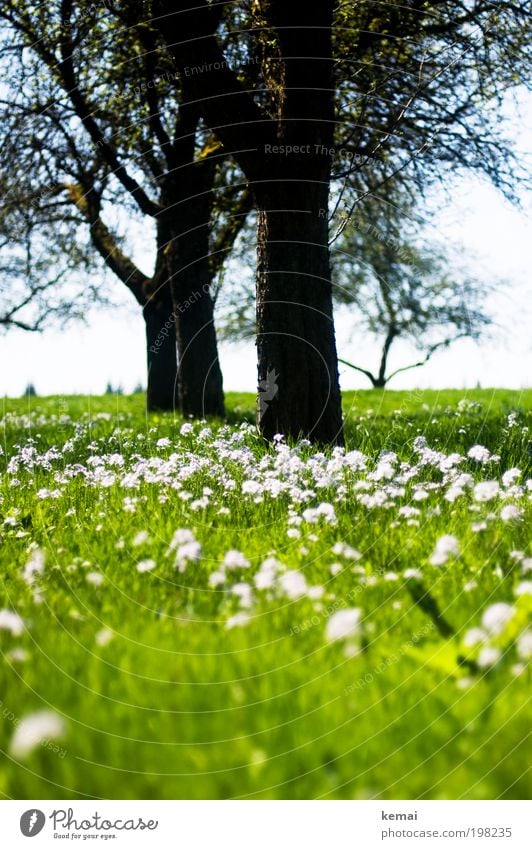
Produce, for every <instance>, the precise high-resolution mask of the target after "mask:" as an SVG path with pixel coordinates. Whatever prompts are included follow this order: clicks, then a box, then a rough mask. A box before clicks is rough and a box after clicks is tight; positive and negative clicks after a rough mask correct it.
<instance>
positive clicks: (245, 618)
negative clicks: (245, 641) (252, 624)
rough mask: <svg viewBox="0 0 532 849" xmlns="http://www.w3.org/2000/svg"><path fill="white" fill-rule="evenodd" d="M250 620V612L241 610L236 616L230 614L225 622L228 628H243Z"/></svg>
mask: <svg viewBox="0 0 532 849" xmlns="http://www.w3.org/2000/svg"><path fill="white" fill-rule="evenodd" d="M249 620H250V617H249V614H248V613H244V611H241V612H240V613H235V615H234V616H230V617H229V619H228V620H227V622H226V623H225V627H226V628H227V630H230V629H231V628H242V627H243V626H244V625H247V624H248V622H249Z"/></svg>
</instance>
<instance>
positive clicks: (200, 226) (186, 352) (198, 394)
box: [166, 164, 225, 418]
mask: <svg viewBox="0 0 532 849" xmlns="http://www.w3.org/2000/svg"><path fill="white" fill-rule="evenodd" d="M212 168H214V166H212ZM200 169H202V170H200ZM210 169H211V166H210V165H209V166H208V167H207V166H206V165H204V164H200V165H198V164H193V165H192V166H191V169H183V171H182V173H181V174H180V182H179V192H180V199H178V200H174V203H173V204H172V206H171V210H170V220H171V224H170V229H171V233H172V243H171V248H170V249H169V250H167V251H166V257H167V268H168V272H169V278H170V280H171V288H172V298H173V303H174V313H175V318H176V321H175V333H176V338H177V352H178V392H179V402H180V406H181V410H182V412H183V413H184V414H185V415H191V416H194V417H196V418H201V417H204V416H224V415H225V403H224V392H223V378H222V371H221V368H220V362H219V359H218V343H217V339H216V330H215V326H214V302H213V299H212V296H211V284H212V272H211V266H210V260H209V228H210V218H211V209H212V202H213V196H212V180H213V174H212V170H210Z"/></svg>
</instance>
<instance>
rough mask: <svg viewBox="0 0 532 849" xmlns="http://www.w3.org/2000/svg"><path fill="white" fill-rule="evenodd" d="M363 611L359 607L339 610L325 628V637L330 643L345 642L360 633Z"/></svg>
mask: <svg viewBox="0 0 532 849" xmlns="http://www.w3.org/2000/svg"><path fill="white" fill-rule="evenodd" d="M361 618H362V611H361V610H360V608H358V607H349V608H347V609H346V610H338V611H337V612H336V613H333V615H332V616H331V617H330V619H329V620H328V622H327V625H326V627H325V637H326V639H327V640H329V641H333V640H345V639H347V638H348V637H353V636H355V635H356V634H358V633H359V632H360V622H361Z"/></svg>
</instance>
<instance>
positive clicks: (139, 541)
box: [131, 531, 150, 546]
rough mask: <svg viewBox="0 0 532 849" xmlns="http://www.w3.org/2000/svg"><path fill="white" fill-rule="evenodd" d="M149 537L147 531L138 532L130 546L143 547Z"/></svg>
mask: <svg viewBox="0 0 532 849" xmlns="http://www.w3.org/2000/svg"><path fill="white" fill-rule="evenodd" d="M149 538H150V535H149V533H148V531H139V532H138V533H137V534H135V536H134V537H133V539H132V541H131V544H132V545H135V546H139V545H144V543H145V542H148V540H149Z"/></svg>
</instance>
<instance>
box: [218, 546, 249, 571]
mask: <svg viewBox="0 0 532 849" xmlns="http://www.w3.org/2000/svg"><path fill="white" fill-rule="evenodd" d="M249 565H250V564H249V560H248V559H247V558H246V557H244V555H243V554H242V552H241V551H237V550H236V549H234V548H232V549H230V551H228V552H227V553H226V555H225V557H224V559H223V562H222V566H223V567H225V568H226V569H247V568H248V567H249Z"/></svg>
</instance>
